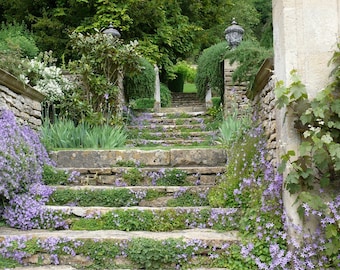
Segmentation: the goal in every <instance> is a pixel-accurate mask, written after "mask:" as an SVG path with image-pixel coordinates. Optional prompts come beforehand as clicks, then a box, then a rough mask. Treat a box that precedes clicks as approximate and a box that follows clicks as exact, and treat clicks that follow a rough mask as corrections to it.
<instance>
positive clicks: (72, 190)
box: [49, 185, 212, 207]
mask: <svg viewBox="0 0 340 270" xmlns="http://www.w3.org/2000/svg"><path fill="white" fill-rule="evenodd" d="M51 187H52V188H53V189H54V192H53V194H52V196H51V199H50V202H49V205H76V206H90V205H96V206H99V205H101V206H108V207H113V206H115V207H117V206H119V207H122V206H131V205H133V206H140V207H167V206H169V205H170V206H173V205H176V200H178V198H180V197H182V196H189V198H190V201H187V202H185V203H183V201H181V202H180V205H181V206H188V205H191V206H202V205H208V200H207V195H208V193H209V190H210V188H211V187H212V186H211V185H209V186H208V185H206V186H123V187H122V186H121V187H112V186H93V185H89V186H87V185H85V186H79V185H77V186H51ZM124 191H125V192H124ZM126 191H127V193H129V194H130V195H131V196H130V197H126ZM121 192H123V193H124V196H125V197H124V198H125V200H124V201H121V200H115V199H116V198H118V197H116V196H119V195H117V194H120V193H121ZM55 194H56V197H55V196H54V195H55ZM84 194H86V195H87V196H86V198H84V197H83V196H84ZM102 194H103V196H102ZM108 194H111V197H110V198H111V199H109V198H108V197H107V196H108ZM150 194H151V197H150ZM89 198H90V199H89ZM101 198H103V200H101ZM89 200H90V201H91V202H92V203H89ZM93 200H95V203H93ZM169 203H170V204H169ZM177 205H178V204H177Z"/></svg>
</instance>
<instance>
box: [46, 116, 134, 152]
mask: <svg viewBox="0 0 340 270" xmlns="http://www.w3.org/2000/svg"><path fill="white" fill-rule="evenodd" d="M41 136H42V138H41V140H42V143H43V144H44V145H45V147H47V148H48V149H56V148H103V149H112V148H116V147H121V146H123V145H124V144H125V141H126V138H127V135H126V133H125V130H124V129H123V128H121V127H114V126H110V125H106V124H104V125H95V126H93V125H90V124H88V123H86V122H83V123H79V124H78V125H75V124H74V122H73V121H71V120H64V119H56V121H55V122H54V123H53V124H52V123H50V122H49V121H48V120H46V121H45V122H44V124H43V126H42V128H41Z"/></svg>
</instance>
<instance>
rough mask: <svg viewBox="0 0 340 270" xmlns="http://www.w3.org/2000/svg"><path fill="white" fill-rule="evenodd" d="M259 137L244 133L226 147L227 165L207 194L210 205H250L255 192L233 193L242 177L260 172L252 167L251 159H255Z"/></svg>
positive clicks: (252, 175)
mask: <svg viewBox="0 0 340 270" xmlns="http://www.w3.org/2000/svg"><path fill="white" fill-rule="evenodd" d="M259 140H260V138H259V137H254V136H251V135H249V134H244V136H243V138H242V139H241V140H238V141H235V143H234V144H232V145H230V147H229V148H228V149H227V156H228V161H227V166H226V171H225V173H224V174H223V175H222V176H221V178H220V179H219V184H218V185H216V186H214V187H213V188H212V189H211V191H210V192H209V194H208V199H209V204H210V205H211V206H212V207H239V206H240V205H241V206H243V207H250V206H251V204H250V201H251V199H252V196H250V194H253V197H255V198H257V197H256V194H255V193H254V192H252V191H250V190H249V191H247V190H245V191H243V192H242V193H241V194H237V193H235V190H238V189H239V185H240V183H241V181H242V179H246V178H248V177H254V175H256V176H259V175H260V174H261V173H262V172H261V171H260V170H256V168H254V166H253V165H254V164H253V163H252V161H253V160H254V159H256V156H257V148H256V146H257V145H258V143H259Z"/></svg>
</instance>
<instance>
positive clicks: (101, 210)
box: [44, 205, 238, 218]
mask: <svg viewBox="0 0 340 270" xmlns="http://www.w3.org/2000/svg"><path fill="white" fill-rule="evenodd" d="M44 207H46V208H47V209H50V210H53V211H62V212H63V214H65V215H73V216H77V217H82V218H85V217H88V216H93V215H103V214H106V213H109V212H112V211H115V210H125V211H131V210H137V211H141V212H143V211H152V212H153V213H154V214H156V212H162V211H167V210H172V211H175V212H177V213H179V214H181V213H188V212H192V213H198V212H200V211H201V210H209V211H211V213H215V214H220V215H225V218H226V216H227V215H228V213H232V214H234V213H236V212H237V210H238V209H236V208H211V207H209V206H181V207H167V206H164V207H152V206H150V207H146V206H127V207H104V206H68V205H61V206H59V205H46V206H44Z"/></svg>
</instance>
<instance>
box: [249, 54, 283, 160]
mask: <svg viewBox="0 0 340 270" xmlns="http://www.w3.org/2000/svg"><path fill="white" fill-rule="evenodd" d="M273 69H274V64H273V59H271V58H270V59H267V60H266V61H265V62H264V63H263V64H262V66H261V68H260V70H259V72H258V73H257V75H256V78H255V82H254V87H253V89H252V90H251V91H249V93H248V95H247V96H248V98H249V99H250V100H251V107H252V109H253V113H254V115H256V118H257V119H258V120H259V122H260V123H261V125H262V126H263V128H264V132H265V135H266V137H267V149H268V150H269V157H268V158H269V159H270V160H271V161H272V162H273V164H277V161H278V159H277V147H278V142H277V129H276V109H275V94H274V88H275V83H276V82H275V79H274V78H273V74H272V71H273Z"/></svg>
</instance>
